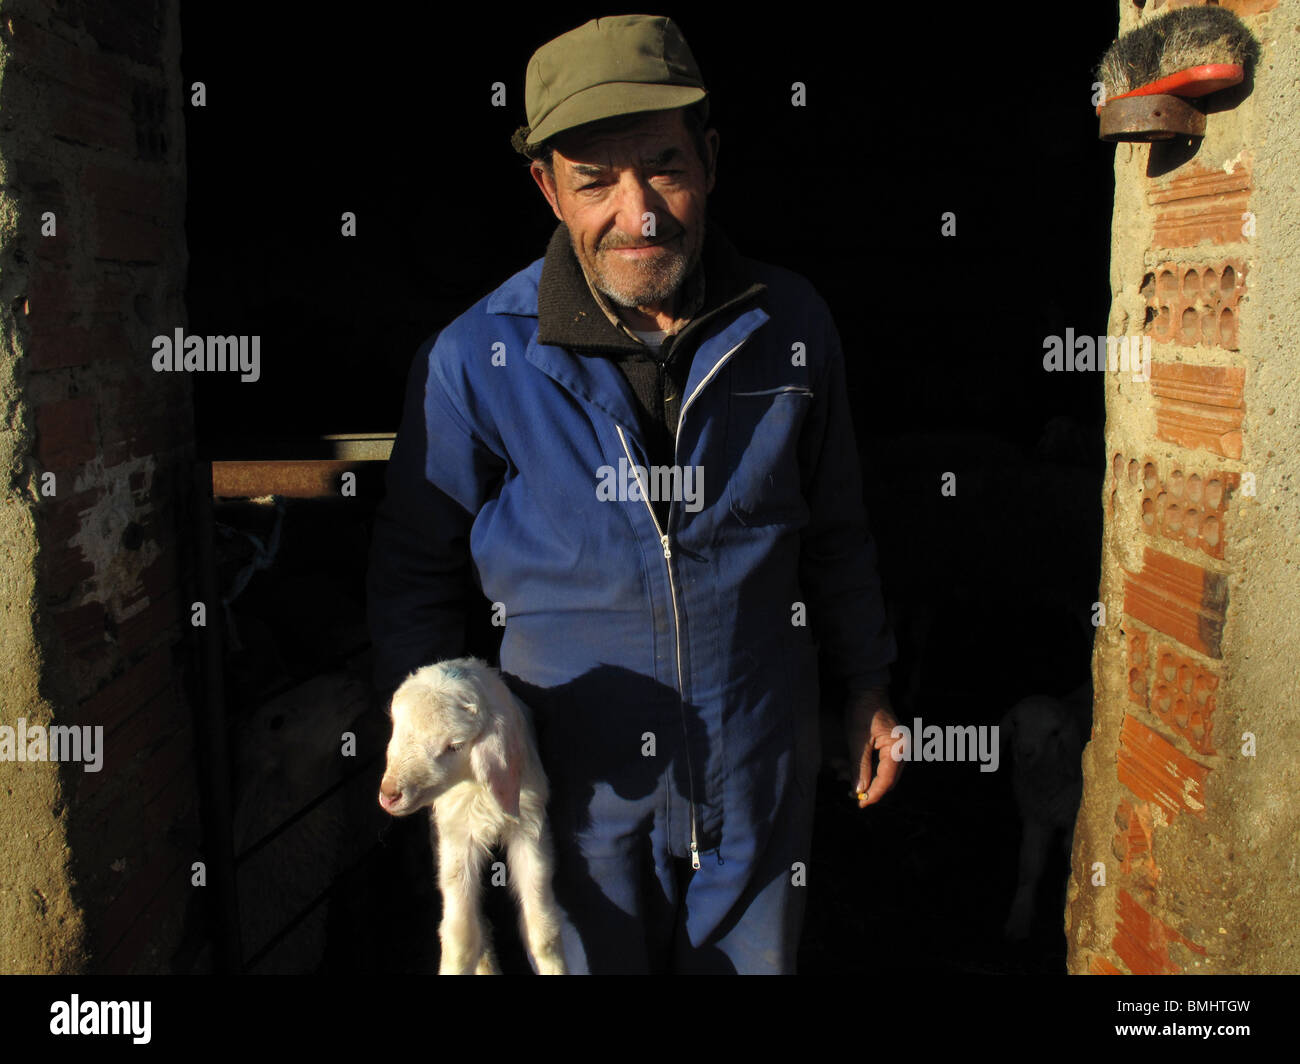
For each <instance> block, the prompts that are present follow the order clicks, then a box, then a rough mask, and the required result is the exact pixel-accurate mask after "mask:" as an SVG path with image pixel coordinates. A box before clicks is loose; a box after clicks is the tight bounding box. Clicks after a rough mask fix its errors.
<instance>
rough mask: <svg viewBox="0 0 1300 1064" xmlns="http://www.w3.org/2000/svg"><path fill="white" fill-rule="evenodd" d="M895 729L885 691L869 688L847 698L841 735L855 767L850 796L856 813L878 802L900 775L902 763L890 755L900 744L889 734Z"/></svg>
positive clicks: (896, 724) (883, 689)
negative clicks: (847, 746) (873, 758)
mask: <svg viewBox="0 0 1300 1064" xmlns="http://www.w3.org/2000/svg"><path fill="white" fill-rule="evenodd" d="M897 726H898V720H897V719H896V718H895V716H894V713H893V710H892V709H891V708H890V705H889V693H888V691H887V690H886V689H885V688H883V687H873V688H869V689H867V690H864V691H858V692H855V693H853V694H851V695H850V696H849V699H848V704H847V706H846V707H845V710H844V731H845V734H846V736H847V737H848V741H849V759H850V764H853V763H856V764H857V779H856V781H855V783H854V792H855V793H856V794H857V795H858V808H859V809H865V808H866V807H867V806H869V805H871V804H873V803H875V802H878V801H880V799H882V798H883V797H884V796H885V795H886V794H888V793H889V792H890V790H892V789H893V787H894V784H896V783H897V782H898V778H899V776H901V775H902V773H903V762H902V761H896V760H895V759H894V758H893V756H892V755H891V753H890V751H891V750H892V749H893V747H894V746H895V744H897V743H901V742H902V741H903V740H902V739H901V738H895V737H894V736H892V735H891V734H890V732H892V731H893V729H894V728H895V727H897ZM873 753H874V754H875V761H876V764H875V766H874V771H873V766H872V754H873Z"/></svg>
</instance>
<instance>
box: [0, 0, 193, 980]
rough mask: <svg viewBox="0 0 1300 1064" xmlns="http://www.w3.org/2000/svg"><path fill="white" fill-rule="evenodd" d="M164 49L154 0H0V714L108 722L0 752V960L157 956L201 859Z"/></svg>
mask: <svg viewBox="0 0 1300 1064" xmlns="http://www.w3.org/2000/svg"><path fill="white" fill-rule="evenodd" d="M179 53H180V41H179V28H178V23H177V13H176V9H175V4H174V3H166V2H164V0H154V2H146V3H141V4H137V5H131V6H130V7H129V8H124V9H121V10H111V11H110V10H107V9H105V8H103V7H102V6H97V5H93V4H78V3H72V4H65V3H51V2H41V0H17V2H14V0H9V2H6V3H5V4H4V7H3V10H0V169H2V170H3V174H2V177H3V196H4V199H3V224H4V229H3V232H0V324H2V325H3V330H4V334H3V340H2V341H0V388H2V389H3V392H4V394H3V402H4V406H5V410H6V414H7V417H6V418H5V422H4V427H3V430H2V431H0V436H3V443H2V444H0V448H3V453H2V454H0V457H3V459H4V460H6V462H7V465H6V466H5V468H6V469H7V470H8V476H7V478H6V485H5V489H6V490H5V505H4V514H3V517H0V537H2V538H0V542H2V543H3V544H4V548H5V556H4V559H3V562H2V563H0V588H3V591H2V592H0V594H2V595H3V608H4V616H3V621H2V622H0V623H3V624H4V625H5V630H4V631H3V633H0V635H3V640H2V647H3V648H2V649H0V654H2V655H3V657H0V661H2V662H3V664H4V665H5V666H7V672H6V673H5V677H6V683H5V685H4V691H3V694H0V717H2V719H0V723H4V724H7V725H11V726H12V725H13V724H14V723H15V722H16V721H17V719H19V718H26V720H27V722H28V723H29V724H49V723H51V722H54V723H57V724H61V725H84V726H87V727H92V728H93V727H95V726H102V727H103V728H104V732H105V739H104V751H103V767H102V770H101V771H100V772H97V773H88V772H85V771H84V770H83V766H82V765H80V764H72V763H64V764H61V765H60V764H57V763H51V762H38V763H15V762H12V761H6V762H0V927H2V928H3V933H2V934H0V972H16V971H17V972H23V971H75V970H91V971H132V970H134V971H156V970H165V969H166V968H167V967H168V965H169V961H170V957H171V954H172V953H173V951H174V950H175V947H176V942H177V939H178V937H179V933H180V925H181V919H182V915H183V912H184V907H185V904H186V903H187V901H188V900H189V899H190V898H191V897H192V896H193V891H192V889H191V888H190V887H189V885H188V870H189V866H190V863H191V862H192V861H193V860H195V859H198V858H200V857H201V854H200V852H199V847H198V839H197V823H196V818H195V815H194V783H193V780H194V772H193V756H194V751H193V740H192V736H191V729H190V719H189V717H190V715H189V710H188V708H187V707H186V705H185V701H184V698H183V696H182V694H181V691H180V682H179V676H180V671H179V670H180V666H181V662H182V659H181V657H180V656H179V655H177V654H176V648H177V644H178V642H179V641H180V640H181V639H182V637H184V636H185V635H186V634H188V631H189V628H188V624H187V623H186V622H187V613H188V604H189V602H190V601H191V600H192V599H193V598H194V597H195V596H194V595H193V592H192V590H188V589H187V585H189V584H190V583H192V578H191V577H190V576H189V572H188V568H189V562H188V557H187V546H186V542H185V541H186V537H187V536H188V534H189V529H190V527H191V526H192V517H191V509H190V507H189V506H188V495H187V487H188V484H189V471H190V463H191V461H192V455H193V428H192V424H191V403H190V383H189V381H188V380H187V379H185V378H184V376H183V375H180V376H178V377H175V378H173V377H170V376H168V375H160V374H154V373H153V372H152V371H151V369H150V365H149V356H150V339H151V337H152V336H153V335H154V334H155V333H157V332H159V331H169V330H170V329H171V328H173V327H174V326H177V325H183V324H184V306H183V286H184V277H185V266H186V261H185V248H184V235H183V216H184V188H183V178H184V164H183V159H184V148H183V126H182V122H181V96H180V93H179ZM47 211H48V212H53V213H54V216H55V219H56V224H57V232H56V233H55V234H53V235H50V234H48V233H46V232H43V231H42V225H43V222H44V218H43V215H44V214H45V212H47ZM50 476H52V477H53V479H52V480H48V479H47V478H48V477H50ZM50 485H53V486H54V489H55V490H54V491H52V492H51V491H50V490H49V487H50Z"/></svg>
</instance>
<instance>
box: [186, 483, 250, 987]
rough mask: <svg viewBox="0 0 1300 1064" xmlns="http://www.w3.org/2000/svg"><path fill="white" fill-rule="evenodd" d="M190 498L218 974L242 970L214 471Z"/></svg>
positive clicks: (204, 799)
mask: <svg viewBox="0 0 1300 1064" xmlns="http://www.w3.org/2000/svg"><path fill="white" fill-rule="evenodd" d="M194 495H195V511H196V517H197V524H198V528H197V533H198V559H197V560H198V567H199V572H198V581H199V594H200V595H201V596H202V601H203V603H204V604H205V606H206V608H207V623H206V624H205V625H203V626H202V627H200V628H198V630H197V631H198V635H199V640H200V643H201V647H202V656H201V661H202V663H203V665H202V668H201V670H200V677H201V680H202V684H203V692H202V693H200V692H194V697H192V699H191V704H192V706H193V711H194V715H195V717H196V718H197V719H196V720H195V728H194V736H195V757H196V760H197V762H198V769H199V806H200V817H201V821H202V825H203V848H204V853H205V855H206V858H207V871H208V889H209V890H211V891H212V895H211V896H212V898H213V899H214V906H213V909H214V911H215V922H216V928H215V931H216V934H215V936H214V938H215V942H214V943H213V945H214V947H215V965H216V969H217V971H218V972H220V973H222V974H230V973H237V972H239V971H241V965H242V958H243V952H244V951H243V947H242V945H241V944H240V923H239V891H238V888H237V886H236V883H235V848H234V819H233V817H232V815H231V804H230V772H229V755H228V752H227V748H226V700H225V689H224V685H223V684H222V665H221V626H222V612H221V593H220V591H219V590H218V589H217V569H216V548H215V545H214V543H213V528H214V527H215V518H214V515H213V509H212V467H211V464H210V463H208V462H196V463H195V465H194Z"/></svg>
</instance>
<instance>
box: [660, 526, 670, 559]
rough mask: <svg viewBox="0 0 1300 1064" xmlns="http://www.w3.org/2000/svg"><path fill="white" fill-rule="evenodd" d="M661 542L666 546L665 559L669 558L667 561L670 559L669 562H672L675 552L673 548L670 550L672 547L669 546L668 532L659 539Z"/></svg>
mask: <svg viewBox="0 0 1300 1064" xmlns="http://www.w3.org/2000/svg"><path fill="white" fill-rule="evenodd" d="M659 542H660V543H662V544H663V546H664V557H665V558H667V559H669V560H670V561H671V560H672V556H673V552H672V548H670V547H669V546H668V533H667V532H665V533H664V534H663V535H662V536H660V537H659Z"/></svg>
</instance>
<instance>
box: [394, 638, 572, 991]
mask: <svg viewBox="0 0 1300 1064" xmlns="http://www.w3.org/2000/svg"><path fill="white" fill-rule="evenodd" d="M390 713H391V716H392V718H393V736H392V739H390V740H389V743H388V765H387V768H386V769H385V771H384V779H383V782H382V783H381V784H380V787H379V804H380V805H381V806H383V808H384V809H385V810H387V811H388V812H389V813H391V814H393V816H405V815H407V814H408V813H413V812H415V810H417V809H422V808H424V807H425V806H431V807H432V810H431V818H432V822H433V825H434V827H435V829H436V831H435V839H436V846H437V850H438V885H439V887H440V889H441V891H442V908H443V914H442V924H441V925H440V927H439V928H438V935H439V938H440V940H441V942H442V961H441V964H440V966H439V972H440V974H442V975H450V974H462V975H469V974H473V973H477V974H479V975H495V974H497V972H498V968H497V963H496V957H495V955H494V954H493V951H492V941H491V934H490V932H489V929H488V928H487V927H486V925H485V924H484V921H483V912H482V907H481V903H480V897H479V894H480V884H481V872H482V869H483V863H484V861H485V860H486V859H487V857H488V854H489V853H490V852H491V849H492V846H493V845H494V844H496V843H498V842H500V843H503V844H504V845H505V848H506V859H507V861H508V864H509V869H510V886H511V888H512V890H513V891H514V894H515V897H516V898H517V899H518V901H519V908H520V927H521V929H522V931H523V937H524V941H525V942H526V943H527V945H528V949H529V951H530V952H531V953H532V957H533V962H534V964H535V965H536V967H537V971H538V972H539V973H540V974H542V975H564V974H565V973H566V972H567V968H566V966H565V961H564V948H563V945H562V944H561V940H560V926H561V919H562V918H561V915H560V910H559V907H558V906H557V905H556V902H555V896H554V894H553V893H552V890H551V870H552V865H553V857H552V850H551V837H550V827H549V825H548V824H547V820H546V800H547V797H548V793H549V792H548V788H547V784H546V774H545V772H543V770H542V764H541V760H540V759H539V758H538V756H537V750H536V748H535V747H534V744H533V738H532V731H531V728H530V727H529V723H528V718H527V716H526V715H525V711H524V709H523V707H522V706H521V704H520V703H519V701H518V700H517V699H516V698H515V697H514V695H513V694H511V692H510V689H509V688H508V687H506V685H505V683H504V682H503V681H502V679H501V677H500V676H499V675H498V674H497V673H496V671H495V670H493V669H492V668H490V667H489V666H488V665H486V664H485V663H484V662H482V661H479V660H478V659H476V658H457V659H455V660H452V661H444V662H441V663H439V664H437V665H429V666H426V667H425V668H422V669H419V670H417V671H416V672H414V673H412V674H411V675H410V676H409V677H407V679H406V680H405V681H404V682H403V683H402V685H401V686H400V687H399V688H398V689H397V691H396V692H395V693H394V695H393V699H392V704H391V709H390Z"/></svg>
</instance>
